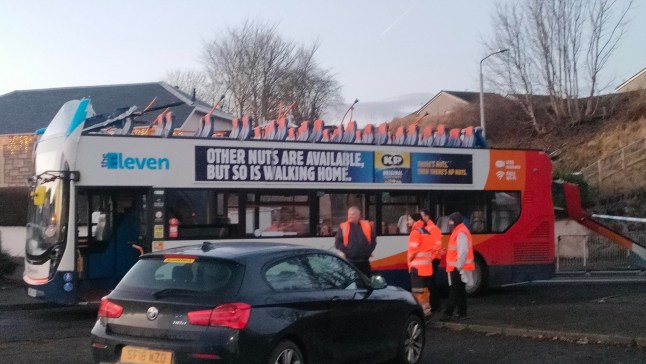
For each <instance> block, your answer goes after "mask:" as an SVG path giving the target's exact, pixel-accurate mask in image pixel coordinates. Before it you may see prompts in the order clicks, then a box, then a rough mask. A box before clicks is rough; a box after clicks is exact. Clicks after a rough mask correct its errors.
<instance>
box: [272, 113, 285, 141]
mask: <svg viewBox="0 0 646 364" xmlns="http://www.w3.org/2000/svg"><path fill="white" fill-rule="evenodd" d="M285 138H287V118H280V119H278V122H277V123H276V134H274V140H285Z"/></svg>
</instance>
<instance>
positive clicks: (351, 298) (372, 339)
mask: <svg viewBox="0 0 646 364" xmlns="http://www.w3.org/2000/svg"><path fill="white" fill-rule="evenodd" d="M306 261H307V264H308V265H309V267H310V268H311V269H312V273H313V274H314V276H315V277H316V279H317V280H318V283H319V285H320V286H321V289H322V290H323V292H324V293H325V295H326V297H327V299H328V317H329V321H328V322H329V323H328V325H329V328H330V338H329V339H330V350H332V351H333V354H334V356H335V361H339V362H342V361H347V360H355V359H363V358H368V357H371V356H373V355H375V354H376V353H378V352H379V351H380V347H381V340H382V338H380V332H379V330H378V326H379V322H380V320H381V318H380V316H381V315H384V314H387V313H385V312H380V305H379V304H378V303H377V302H375V301H372V300H370V296H371V295H372V293H373V290H372V289H371V288H370V286H369V284H368V282H367V281H366V279H365V277H363V276H362V275H361V274H360V273H359V272H358V271H357V270H356V269H355V268H354V267H352V266H351V265H350V264H348V263H347V262H346V261H344V260H342V259H340V258H339V257H336V256H334V255H331V254H323V253H321V254H308V255H307V256H306Z"/></svg>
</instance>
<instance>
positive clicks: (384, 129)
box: [375, 122, 390, 145]
mask: <svg viewBox="0 0 646 364" xmlns="http://www.w3.org/2000/svg"><path fill="white" fill-rule="evenodd" d="M388 129H389V125H388V123H387V122H383V123H381V124H379V127H378V128H377V134H376V137H375V144H377V145H384V144H390V140H389V139H390V134H389V133H388Z"/></svg>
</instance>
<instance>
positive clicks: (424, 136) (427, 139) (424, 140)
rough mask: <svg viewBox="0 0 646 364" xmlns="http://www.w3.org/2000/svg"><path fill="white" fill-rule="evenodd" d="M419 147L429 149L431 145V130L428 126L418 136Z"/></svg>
mask: <svg viewBox="0 0 646 364" xmlns="http://www.w3.org/2000/svg"><path fill="white" fill-rule="evenodd" d="M419 145H423V146H425V147H430V146H432V145H433V128H432V127H431V126H430V125H427V126H425V127H424V129H423V130H422V132H421V133H420V135H419Z"/></svg>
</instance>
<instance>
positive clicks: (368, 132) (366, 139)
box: [361, 124, 375, 144]
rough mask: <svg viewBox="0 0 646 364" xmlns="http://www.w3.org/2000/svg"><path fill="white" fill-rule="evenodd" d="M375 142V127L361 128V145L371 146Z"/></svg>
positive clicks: (368, 125) (369, 125) (370, 125)
mask: <svg viewBox="0 0 646 364" xmlns="http://www.w3.org/2000/svg"><path fill="white" fill-rule="evenodd" d="M374 142H375V126H374V125H372V124H367V125H366V126H364V127H363V135H362V136H361V143H363V144H373V143H374Z"/></svg>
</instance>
